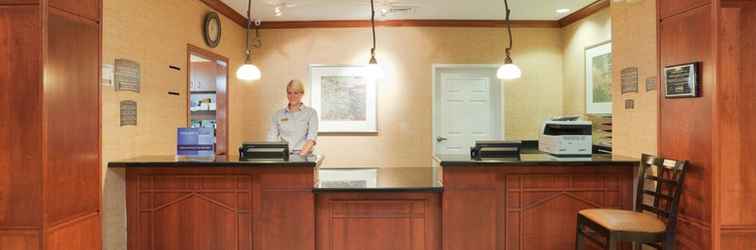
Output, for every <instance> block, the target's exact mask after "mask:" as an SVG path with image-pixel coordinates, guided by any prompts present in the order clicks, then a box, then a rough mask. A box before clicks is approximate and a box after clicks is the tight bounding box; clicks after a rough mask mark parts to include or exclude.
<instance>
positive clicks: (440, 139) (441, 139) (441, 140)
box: [436, 136, 448, 142]
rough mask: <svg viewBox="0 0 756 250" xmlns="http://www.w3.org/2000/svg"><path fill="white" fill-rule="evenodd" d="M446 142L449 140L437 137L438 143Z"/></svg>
mask: <svg viewBox="0 0 756 250" xmlns="http://www.w3.org/2000/svg"><path fill="white" fill-rule="evenodd" d="M446 140H448V139H446V138H445V137H441V136H439V137H436V142H443V141H446Z"/></svg>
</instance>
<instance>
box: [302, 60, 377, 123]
mask: <svg viewBox="0 0 756 250" xmlns="http://www.w3.org/2000/svg"><path fill="white" fill-rule="evenodd" d="M368 70H369V69H368V67H367V65H317V64H314V65H310V68H309V71H310V92H311V93H312V94H311V96H310V98H311V99H310V102H311V106H312V107H313V108H314V109H315V110H316V111H317V112H318V116H319V119H320V121H319V126H318V133H319V134H321V133H324V134H328V133H378V124H377V123H378V119H377V116H378V115H377V106H378V105H377V99H378V98H377V87H376V80H375V79H372V78H370V77H368V75H369V74H368Z"/></svg>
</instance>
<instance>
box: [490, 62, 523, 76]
mask: <svg viewBox="0 0 756 250" xmlns="http://www.w3.org/2000/svg"><path fill="white" fill-rule="evenodd" d="M496 77H498V78H499V79H502V80H512V79H518V78H520V77H522V70H520V67H517V65H515V64H512V63H507V64H504V65H501V67H499V70H497V71H496Z"/></svg>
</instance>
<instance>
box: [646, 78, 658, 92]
mask: <svg viewBox="0 0 756 250" xmlns="http://www.w3.org/2000/svg"><path fill="white" fill-rule="evenodd" d="M654 90H656V76H652V77H649V78H646V92H651V91H654Z"/></svg>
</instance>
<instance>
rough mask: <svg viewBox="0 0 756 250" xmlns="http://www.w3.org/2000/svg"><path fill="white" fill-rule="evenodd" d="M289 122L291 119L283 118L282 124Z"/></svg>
mask: <svg viewBox="0 0 756 250" xmlns="http://www.w3.org/2000/svg"><path fill="white" fill-rule="evenodd" d="M288 121H289V118H286V117H284V118H281V122H288Z"/></svg>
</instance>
